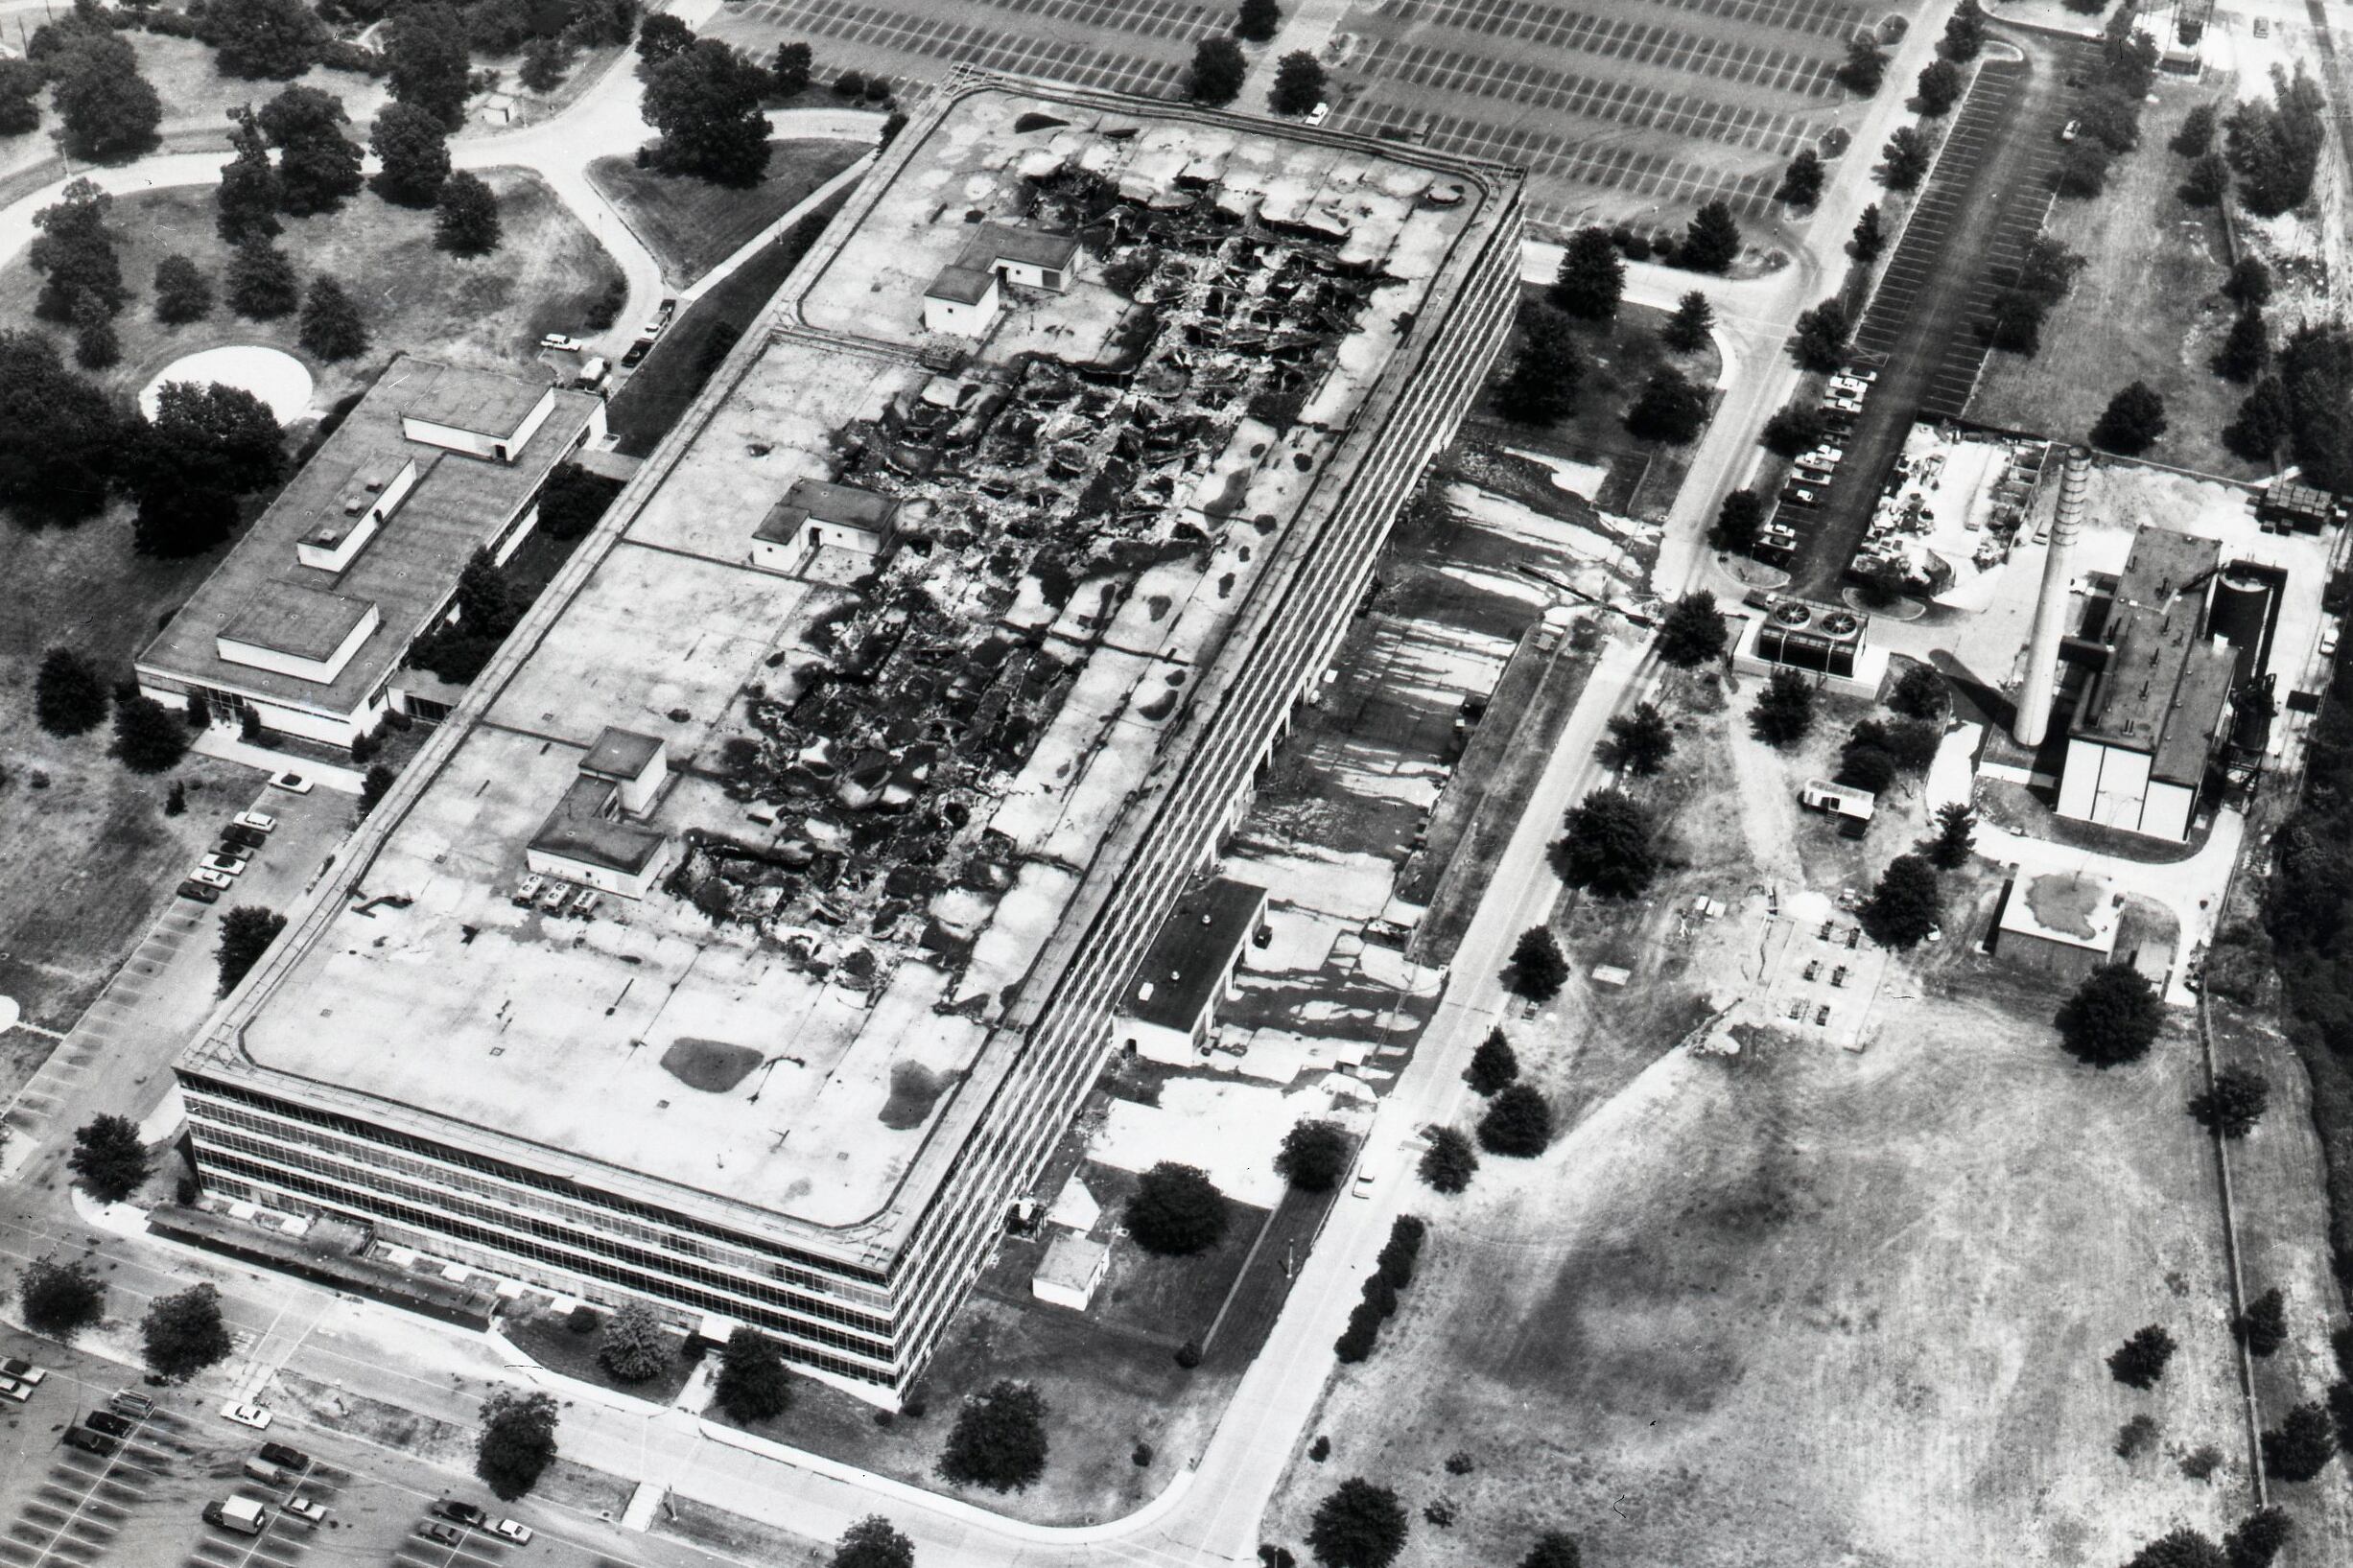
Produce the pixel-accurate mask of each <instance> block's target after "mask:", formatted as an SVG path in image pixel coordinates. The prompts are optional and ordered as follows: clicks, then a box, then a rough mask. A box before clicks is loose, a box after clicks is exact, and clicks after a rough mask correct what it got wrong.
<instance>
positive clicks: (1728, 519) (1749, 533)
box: [1715, 490, 1765, 550]
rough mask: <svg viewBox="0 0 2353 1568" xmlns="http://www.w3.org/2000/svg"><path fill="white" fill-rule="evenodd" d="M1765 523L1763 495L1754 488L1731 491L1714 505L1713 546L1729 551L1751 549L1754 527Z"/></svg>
mask: <svg viewBox="0 0 2353 1568" xmlns="http://www.w3.org/2000/svg"><path fill="white" fill-rule="evenodd" d="M1764 522H1765V498H1764V497H1762V496H1760V495H1758V494H1757V493H1756V492H1755V491H1753V490H1734V491H1733V492H1732V493H1731V494H1730V495H1729V496H1726V497H1725V498H1724V504H1723V505H1721V506H1719V507H1717V508H1716V527H1715V536H1716V538H1715V543H1716V548H1717V549H1718V550H1750V549H1753V548H1754V546H1755V544H1756V530H1757V529H1758V528H1760V527H1764Z"/></svg>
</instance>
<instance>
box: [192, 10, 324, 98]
mask: <svg viewBox="0 0 2353 1568" xmlns="http://www.w3.org/2000/svg"><path fill="white" fill-rule="evenodd" d="M197 14H198V22H197V37H198V38H199V39H200V40H201V41H202V42H204V43H207V44H210V45H211V46H212V51H213V68H214V69H215V70H217V71H219V72H220V73H221V74H222V75H223V76H227V77H245V78H256V77H262V78H269V79H271V80H273V81H277V82H291V81H293V80H294V78H295V77H298V76H300V75H301V74H302V73H303V72H305V71H307V70H309V69H310V68H311V66H312V65H313V64H315V63H317V61H318V56H319V52H320V50H321V48H322V47H323V46H324V45H325V43H326V41H327V30H326V28H325V27H324V26H322V25H321V24H320V22H319V20H318V12H315V11H313V10H312V9H311V8H310V7H309V6H307V5H305V4H303V0H209V3H208V4H207V5H206V6H205V7H204V8H203V10H202V11H201V12H200V13H197Z"/></svg>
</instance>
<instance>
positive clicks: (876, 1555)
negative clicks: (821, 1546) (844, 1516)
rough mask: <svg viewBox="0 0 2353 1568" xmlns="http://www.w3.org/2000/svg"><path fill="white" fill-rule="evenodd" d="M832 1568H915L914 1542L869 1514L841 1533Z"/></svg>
mask: <svg viewBox="0 0 2353 1568" xmlns="http://www.w3.org/2000/svg"><path fill="white" fill-rule="evenodd" d="M833 1568H915V1543H914V1542H913V1541H910V1540H908V1539H907V1538H906V1536H905V1535H902V1534H900V1533H899V1532H898V1531H897V1530H895V1529H893V1528H892V1526H891V1522H890V1521H889V1520H888V1519H885V1518H883V1517H882V1515H881V1514H879V1513H870V1514H868V1515H866V1517H864V1518H863V1519H860V1520H859V1521H858V1523H856V1524H854V1525H852V1526H851V1527H850V1528H849V1529H847V1530H845V1531H843V1532H842V1533H841V1544H840V1545H839V1546H836V1547H835V1548H834V1563H833Z"/></svg>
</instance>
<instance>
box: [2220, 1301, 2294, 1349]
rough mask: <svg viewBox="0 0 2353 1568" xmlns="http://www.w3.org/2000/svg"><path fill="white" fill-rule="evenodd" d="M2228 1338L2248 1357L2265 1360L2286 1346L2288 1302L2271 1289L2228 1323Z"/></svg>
mask: <svg viewBox="0 0 2353 1568" xmlns="http://www.w3.org/2000/svg"><path fill="white" fill-rule="evenodd" d="M2230 1332H2231V1336H2232V1337H2233V1338H2234V1339H2236V1340H2237V1341H2238V1342H2239V1343H2240V1344H2241V1345H2244V1346H2247V1354H2248V1355H2250V1356H2259V1357H2260V1356H2269V1355H2271V1354H2272V1353H2274V1352H2275V1351H2277V1350H2278V1349H2279V1347H2280V1346H2283V1345H2285V1344H2287V1343H2288V1298H2287V1297H2286V1296H2285V1295H2284V1294H2282V1293H2281V1291H2280V1289H2279V1287H2278V1286H2276V1285H2274V1286H2272V1287H2271V1289H2270V1290H2267V1291H2265V1292H2264V1293H2263V1294H2262V1295H2261V1296H2258V1297H2256V1298H2255V1299H2253V1300H2252V1301H2249V1302H2247V1310H2246V1311H2245V1312H2242V1313H2240V1314H2239V1315H2238V1317H2237V1318H2235V1319H2233V1320H2232V1321H2231V1324H2230Z"/></svg>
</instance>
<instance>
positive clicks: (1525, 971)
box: [1508, 925, 1568, 1002]
mask: <svg viewBox="0 0 2353 1568" xmlns="http://www.w3.org/2000/svg"><path fill="white" fill-rule="evenodd" d="M1567 978H1568V960H1567V958H1565V956H1563V954H1562V952H1561V945H1560V944H1559V943H1558V942H1556V941H1554V940H1553V937H1552V932H1551V931H1550V930H1548V929H1546V928H1545V927H1543V926H1541V925H1534V926H1530V927H1529V928H1528V929H1527V930H1525V931H1522V932H1520V933H1519V941H1518V943H1517V944H1516V945H1515V946H1514V947H1513V948H1512V961H1511V972H1510V975H1509V977H1508V983H1509V985H1510V987H1511V989H1512V990H1513V991H1514V992H1515V993H1517V994H1518V995H1522V996H1525V997H1527V998H1528V999H1529V1000H1530V1001H1533V1002H1548V1001H1550V1000H1552V998H1553V997H1555V996H1557V995H1560V994H1561V986H1562V983H1563V982H1564V981H1565V980H1566V979H1567Z"/></svg>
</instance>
